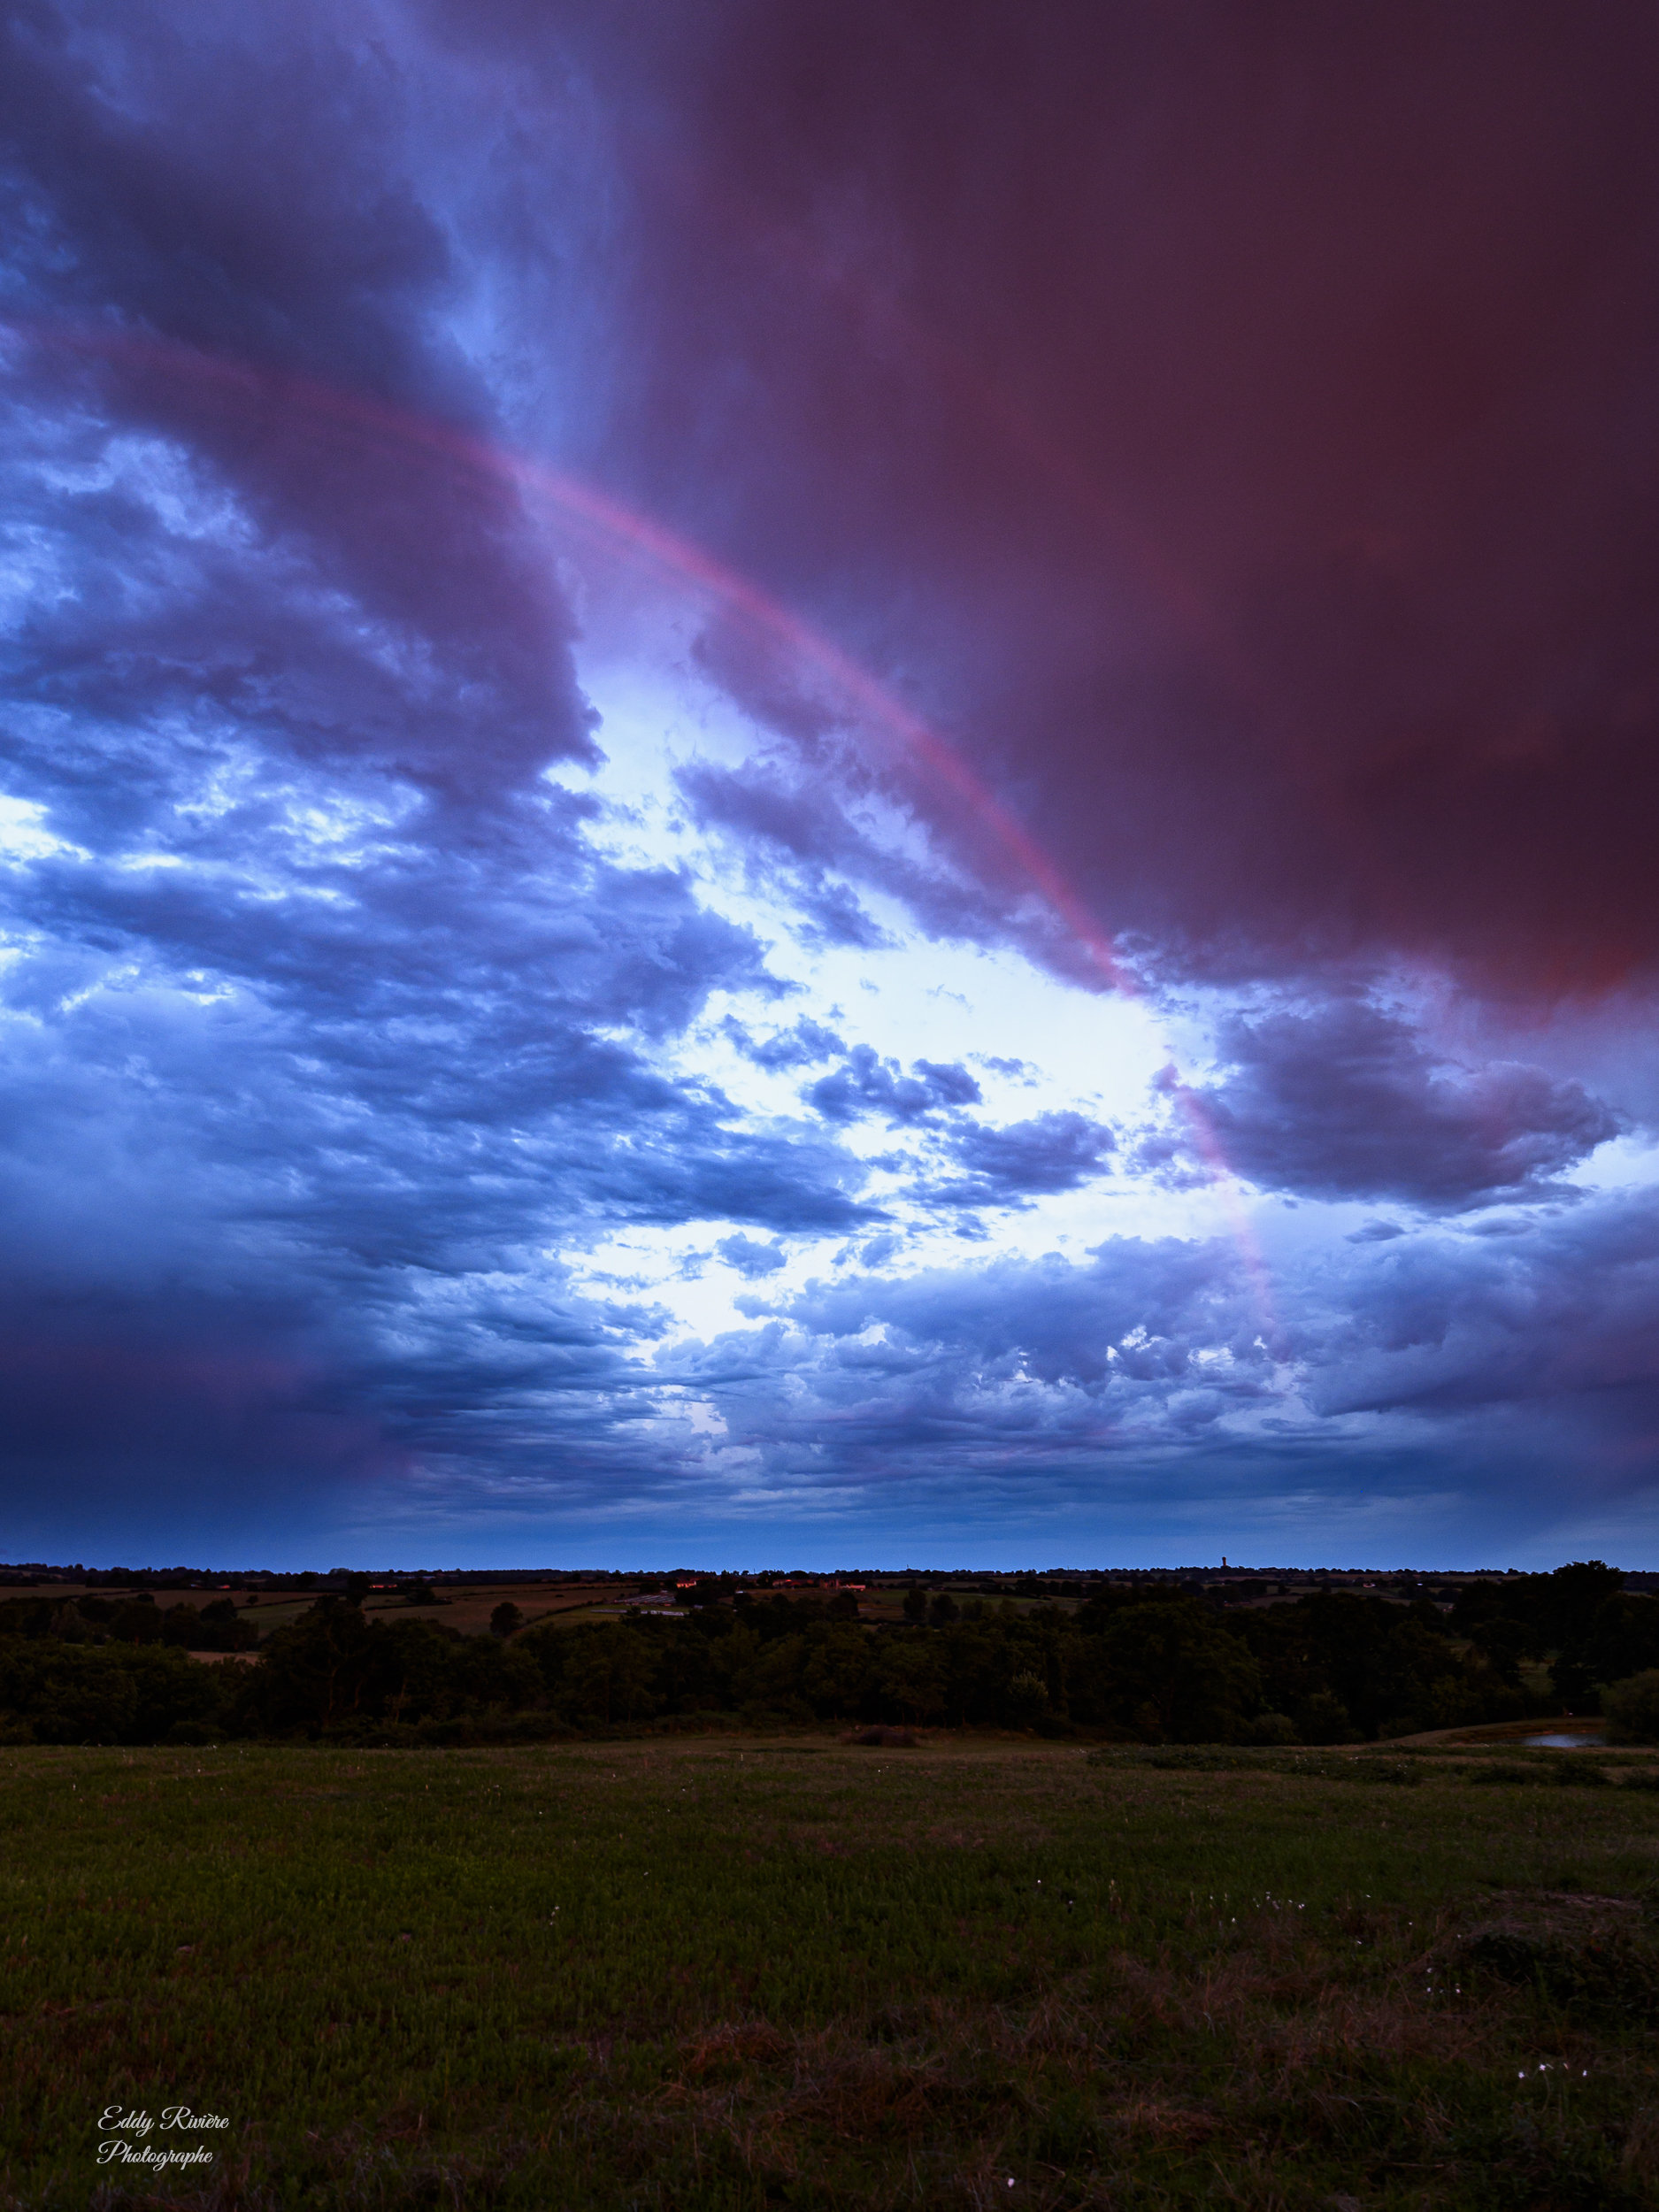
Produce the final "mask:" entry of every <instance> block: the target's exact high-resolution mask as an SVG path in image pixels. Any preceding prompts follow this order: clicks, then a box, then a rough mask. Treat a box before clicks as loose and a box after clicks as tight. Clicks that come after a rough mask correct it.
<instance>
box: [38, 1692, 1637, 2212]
mask: <svg viewBox="0 0 1659 2212" xmlns="http://www.w3.org/2000/svg"><path fill="white" fill-rule="evenodd" d="M1586 1758H1587V1759H1588V1760H1589V1761H1590V1764H1589V1765H1586V1764H1583V1763H1579V1762H1583V1761H1584V1760H1586ZM1649 1771H1650V1770H1649V1769H1648V1768H1647V1766H1645V1765H1644V1764H1643V1763H1641V1762H1640V1761H1637V1762H1634V1763H1632V1762H1629V1761H1620V1760H1618V1759H1615V1758H1613V1757H1611V1756H1608V1757H1605V1758H1604V1757H1603V1756H1602V1755H1600V1754H1591V1755H1584V1754H1578V1755H1572V1758H1571V1759H1563V1758H1554V1757H1548V1756H1544V1755H1536V1754H1528V1755H1517V1754H1516V1753H1514V1752H1513V1751H1509V1750H1494V1751H1486V1752H1473V1753H1467V1754H1463V1755H1456V1754H1453V1753H1447V1752H1440V1751H1431V1752H1424V1753H1420V1754H1417V1755H1411V1754H1401V1753H1399V1752H1391V1753H1386V1754H1379V1753H1374V1752H1373V1753H1366V1754H1361V1755H1351V1754H1330V1753H1305V1754H1277V1753H1276V1754H1235V1755H1231V1756H1228V1755H1217V1754H1206V1753H1202V1752H1169V1753H1146V1752H1139V1753H1136V1752H1123V1753H1118V1752H1107V1753H1094V1754H1092V1755H1091V1754H1087V1753H1085V1752H1084V1751H1082V1750H1079V1748H1078V1747H1076V1746H1074V1745H1064V1746H1060V1745H1048V1744H1030V1743H1025V1742H1020V1741H1013V1740H1010V1741H1007V1742H1000V1741H985V1740H980V1741H974V1740H946V1739H942V1738H936V1739H935V1740H933V1742H932V1743H931V1744H929V1745H926V1746H925V1747H920V1748H917V1749H904V1748H895V1747H873V1748H872V1747H860V1746H852V1745H845V1744H842V1743H840V1742H838V1741H837V1740H834V1739H833V1737H830V1736H827V1735H826V1736H818V1737H803V1738H790V1739H784V1738H773V1739H756V1740H734V1739H732V1738H729V1737H724V1738H720V1739H717V1740H703V1739H695V1738H689V1739H688V1738H680V1739H672V1740H637V1741H633V1742H619V1743H614V1744H592V1743H586V1744H581V1745H577V1746H558V1747H534V1748H526V1749H522V1750H515V1751H511V1752H482V1751H472V1752H447V1753H446V1752H436V1751H428V1752H419V1753H403V1752H383V1753H345V1752H340V1751H325V1750H307V1749H295V1748H287V1747H271V1746H265V1745H249V1746H246V1747H237V1746H234V1745H227V1746H223V1747H220V1748H219V1749H218V1750H216V1751H205V1750H204V1751H200V1752H197V1751H191V1752H188V1753H183V1752H177V1751H169V1750H141V1751H90V1750H88V1751H74V1750H44V1749H27V1750H21V1751H12V1752H7V1753H4V1754H0V1782H3V1784H4V1821H5V1824H6V1834H5V1849H4V1866H3V1872H0V1878H3V1879H4V1886H5V1887H4V1896H5V1923H4V1954H3V1957H4V1996H3V1997H0V2020H3V2024H4V2104H3V2106H0V2114H3V2117H0V2140H3V2142H4V2179H3V2181H0V2203H4V2204H6V2205H11V2206H18V2207H24V2206H27V2207H30V2208H35V2207H43V2206H52V2207H62V2208H76V2212H79V2208H81V2207H83V2206H87V2205H92V2206H94V2207H96V2208H99V2212H114V2208H118V2207H138V2206H145V2207H149V2208H162V2207H184V2206H188V2207H193V2208H194V2207H220V2208H229V2207H231V2206H238V2205H240V2206H246V2207H250V2208H252V2207H260V2208H266V2207H268V2208H273V2212H275V2208H280V2212H300V2208H304V2207H311V2206H316V2207H334V2206H341V2207H359V2206H360V2207H365V2208H366V2207H385V2208H392V2207H405V2206H414V2205H461V2206H473V2205H476V2206H491V2207H495V2206H500V2207H526V2208H527V2207H536V2208H543V2207H555V2208H561V2212H562V2208H565V2207H588V2206H591V2207H595V2208H605V2212H611V2208H624V2207H633V2206H638V2207H642V2208H643V2207H650V2208H664V2212H667V2208H673V2212H680V2208H686V2212H691V2208H709V2212H713V2208H726V2207H731V2208H739V2207H743V2208H749V2207H753V2208H757V2212H758V2208H762V2207H768V2206H811V2207H824V2208H828V2207H848V2208H866V2207H869V2208H874V2207H883V2206H934V2205H938V2206H962V2207H969V2206H975V2207H984V2206H989V2205H992V2204H996V2205H1008V2206H1026V2207H1048V2208H1058V2207H1069V2206H1078V2207H1081V2206H1094V2205H1099V2206H1125V2207H1159V2206H1185V2205H1197V2204H1205V2205H1210V2204H1233V2205H1245V2206H1253V2207H1263V2208H1267V2207H1286V2208H1296V2207H1302V2206H1306V2207H1310V2208H1313V2207H1325V2208H1331V2207H1334V2208H1337V2212H1352V2208H1353V2207H1354V2206H1364V2207H1371V2206H1383V2205H1387V2206H1401V2207H1405V2206H1410V2207H1414V2208H1416V2207H1425V2206H1447V2207H1455V2208H1465V2207H1468V2208H1484V2207H1488V2206H1489V2207H1493V2208H1511V2207H1513V2208H1532V2212H1545V2208H1551V2212H1553V2208H1583V2212H1590V2208H1601V2207H1619V2206H1630V2207H1634V2206H1639V2205H1640V2206H1646V2205H1654V2204H1659V2186H1656V2180H1659V2066H1656V2064H1655V2058H1656V2057H1659V2046H1656V2045H1655V2039H1654V2032H1653V2031H1654V2026H1655V2022H1659V1948H1656V1947H1654V1946H1653V1945H1652V1943H1651V1940H1650V1939H1651V1934H1652V1924H1651V1922H1650V1920H1649V1917H1648V1914H1647V1886H1648V1884H1649V1882H1650V1881H1651V1880H1652V1879H1653V1878H1654V1877H1655V1874H1656V1873H1659V1791H1654V1790H1652V1789H1649V1788H1647V1787H1643V1786H1640V1784H1641V1783H1642V1781H1643V1780H1645V1779H1646V1778H1647V1775H1648V1773H1649ZM1567 1773H1570V1774H1571V1777H1572V1780H1573V1783H1574V1785H1575V1786H1563V1783H1562V1782H1561V1781H1560V1780H1558V1779H1557V1777H1558V1776H1560V1775H1563V1774H1567ZM1592 1773H1594V1775H1595V1776H1597V1777H1600V1778H1601V1782H1602V1786H1599V1787H1597V1786H1586V1776H1588V1775H1590V1774H1592ZM1609 1777H1617V1781H1618V1786H1609V1783H1608V1778H1609ZM1632 1780H1634V1781H1636V1783H1637V1784H1638V1786H1634V1787H1632V1786H1631V1784H1632ZM180 2104H183V2105H186V2106H188V2108H191V2110H192V2111H193V2113H195V2114H196V2115H197V2116H203V2115H217V2116H222V2117H223V2118H224V2119H225V2120H227V2123H228V2125H227V2127H225V2128H224V2129H222V2130H217V2131H207V2132H205V2133H198V2134H192V2133H189V2132H183V2131H176V2130H175V2131H163V2129H162V2128H161V2126H160V2124H159V2123H160V2117H161V2115H162V2113H163V2110H164V2108H167V2107H172V2106H177V2105H180ZM111 2108H118V2109H117V2110H115V2111H114V2113H113V2114H112V2116H111V2122H110V2124H108V2125H104V2126H102V2127H101V2124H100V2116H102V2115H104V2114H105V2113H106V2112H108V2111H110V2109H111ZM138 2112H147V2113H148V2114H149V2115H150V2116H151V2117H152V2119H153V2120H155V2121H156V2122H157V2125H156V2126H155V2127H154V2128H153V2129H152V2130H151V2131H150V2133H149V2134H148V2136H147V2137H146V2136H141V2135H140V2134H139V2133H137V2132H136V2131H135V2130H134V2129H133V2128H128V2129H127V2131H125V2132H123V2131H122V2130H121V2129H120V2128H119V2126H117V2125H116V2124H115V2123H116V2122H118V2121H122V2120H126V2119H127V2118H128V2116H131V2115H133V2114H134V2113H138ZM111 2139H119V2140H122V2141H126V2142H127V2143H128V2144H130V2145H131V2147H133V2148H134V2150H138V2149H142V2148H148V2149H149V2151H150V2154H151V2161H152V2162H151V2164H150V2165H149V2166H143V2165H139V2164H137V2163H134V2162H128V2163H125V2164H121V2163H113V2164H106V2165H104V2166H100V2165H99V2164H98V2162H97V2147H98V2145H99V2144H100V2142H109V2141H111ZM192 2145H200V2146H201V2147H203V2148H204V2149H205V2150H208V2151H209V2152H211V2162H204V2163H203V2164H201V2165H198V2166H196V2167H193V2168H185V2169H183V2170H180V2169H177V2168H173V2169H170V2170H161V2171H160V2172H157V2170H156V2168H155V2166H154V2163H153V2161H154V2158H155V2156H156V2154H158V2153H159V2152H161V2151H164V2150H167V2149H173V2150H177V2149H180V2148H188V2147H191V2146H192Z"/></svg>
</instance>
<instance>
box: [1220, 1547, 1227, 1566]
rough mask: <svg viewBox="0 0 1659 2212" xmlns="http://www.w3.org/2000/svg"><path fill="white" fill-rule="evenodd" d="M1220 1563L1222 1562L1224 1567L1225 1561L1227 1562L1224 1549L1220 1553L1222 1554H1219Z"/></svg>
mask: <svg viewBox="0 0 1659 2212" xmlns="http://www.w3.org/2000/svg"><path fill="white" fill-rule="evenodd" d="M1221 1563H1222V1565H1223V1566H1224V1567H1225V1565H1226V1563H1227V1555H1226V1553H1225V1551H1224V1552H1223V1553H1222V1555H1221Z"/></svg>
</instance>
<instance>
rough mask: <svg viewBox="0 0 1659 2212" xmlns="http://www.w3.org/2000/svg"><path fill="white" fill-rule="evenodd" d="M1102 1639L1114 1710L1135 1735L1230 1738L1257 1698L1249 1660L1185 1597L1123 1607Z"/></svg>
mask: <svg viewBox="0 0 1659 2212" xmlns="http://www.w3.org/2000/svg"><path fill="white" fill-rule="evenodd" d="M1101 1641H1102V1644H1103V1645H1104V1646H1105V1654H1104V1656H1105V1659H1106V1663H1107V1665H1108V1668H1109V1669H1110V1675H1111V1678H1112V1694H1113V1702H1114V1704H1115V1705H1116V1707H1117V1717H1118V1719H1120V1720H1121V1721H1123V1722H1125V1724H1127V1725H1128V1726H1130V1727H1132V1728H1133V1729H1135V1730H1136V1731H1137V1732H1139V1733H1141V1734H1143V1735H1148V1736H1155V1737H1157V1736H1162V1737H1164V1738H1167V1739H1169V1740H1172V1741H1174V1742H1176V1743H1230V1742H1233V1740H1235V1739H1236V1738H1237V1737H1238V1736H1239V1735H1240V1734H1241V1733H1242V1732H1243V1729H1244V1724H1245V1716H1246V1715H1247V1714H1248V1712H1250V1711H1251V1710H1252V1709H1254V1708H1255V1707H1256V1705H1257V1704H1258V1703H1259V1702H1260V1699H1261V1687H1262V1678H1261V1675H1260V1673H1259V1671H1257V1668H1256V1662H1255V1660H1254V1659H1252V1658H1251V1656H1250V1655H1249V1653H1248V1651H1247V1650H1246V1649H1245V1648H1244V1647H1243V1645H1242V1644H1241V1643H1240V1641H1239V1640H1238V1638H1237V1637H1236V1636H1233V1635H1230V1634H1229V1633H1228V1632H1227V1631H1226V1630H1225V1628H1223V1627H1221V1626H1220V1625H1219V1624H1217V1623H1216V1622H1215V1621H1213V1620H1211V1619H1210V1616H1209V1615H1208V1614H1206V1613H1205V1612H1203V1611H1202V1609H1201V1608H1199V1607H1198V1606H1196V1605H1194V1604H1193V1603H1191V1602H1190V1601H1187V1600H1179V1601H1174V1602H1170V1601H1163V1602H1155V1603H1152V1604H1149V1605H1132V1606H1129V1607H1126V1608H1125V1610H1124V1611H1123V1612H1121V1613H1119V1614H1118V1616H1117V1617H1116V1618H1115V1619H1114V1621H1113V1622H1112V1624H1111V1626H1110V1628H1109V1629H1108V1630H1107V1632H1106V1633H1105V1635H1104V1636H1103V1637H1102V1639H1101Z"/></svg>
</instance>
